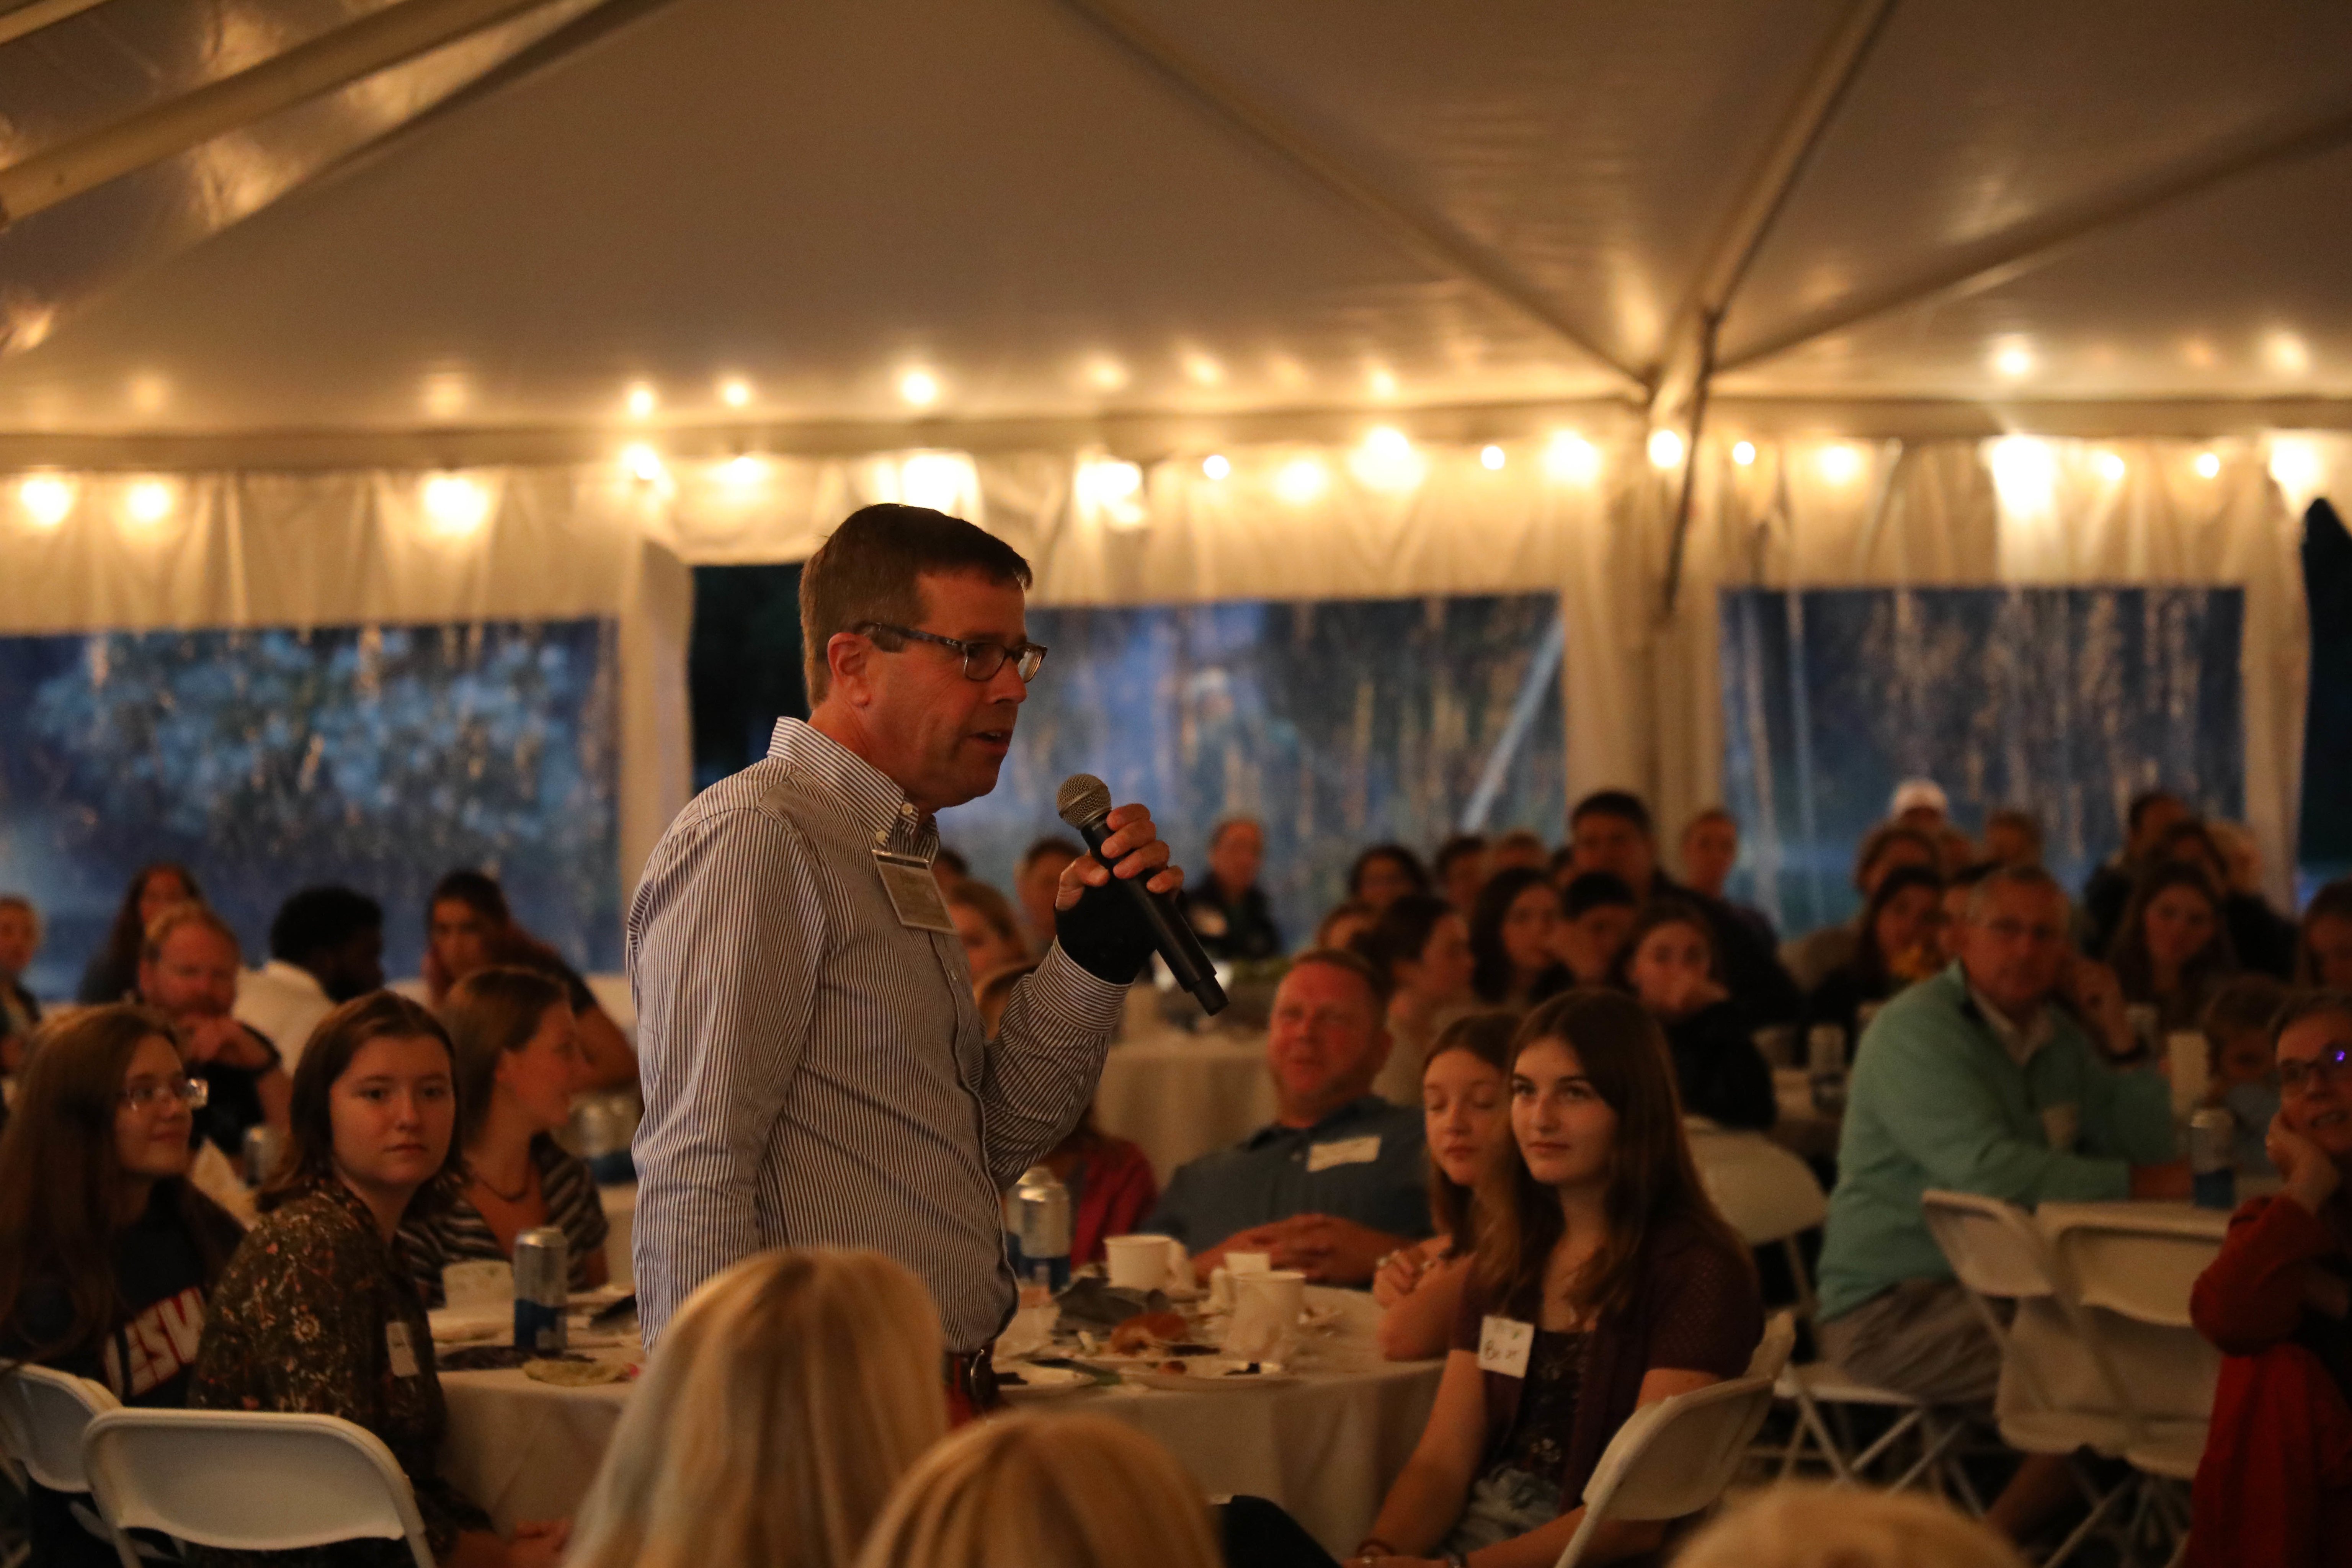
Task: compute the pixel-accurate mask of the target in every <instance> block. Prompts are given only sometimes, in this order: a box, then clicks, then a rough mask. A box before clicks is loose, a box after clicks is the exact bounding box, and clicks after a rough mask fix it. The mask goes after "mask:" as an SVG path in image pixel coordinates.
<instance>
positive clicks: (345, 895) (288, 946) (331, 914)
mask: <svg viewBox="0 0 2352 1568" xmlns="http://www.w3.org/2000/svg"><path fill="white" fill-rule="evenodd" d="M382 930H383V905H382V904H379V903H377V902H376V901H375V900H373V899H371V898H369V897H368V896H367V895H366V894H365V893H362V892H359V891H356V890H354V889H351V888H339V887H324V888H305V889H302V890H301V891H300V892H299V893H297V894H295V895H294V896H293V897H292V898H290V899H289V900H286V901H285V902H284V903H282V904H280V905H279V906H278V918H277V919H275V920H273V921H270V922H269V956H270V957H272V958H275V959H278V960H279V961H280V962H281V963H300V962H301V961H302V960H303V959H306V958H308V957H310V956H311V955H312V954H313V953H319V952H326V951H327V950H328V949H330V948H337V947H341V946H342V945H343V944H344V943H345V942H349V941H351V940H352V938H353V937H356V936H358V935H360V934H361V933H362V931H382Z"/></svg>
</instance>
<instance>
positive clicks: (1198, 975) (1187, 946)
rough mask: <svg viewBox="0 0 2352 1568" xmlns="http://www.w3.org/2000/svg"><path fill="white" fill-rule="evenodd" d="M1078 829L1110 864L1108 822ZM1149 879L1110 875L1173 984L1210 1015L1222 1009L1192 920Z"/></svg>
mask: <svg viewBox="0 0 2352 1568" xmlns="http://www.w3.org/2000/svg"><path fill="white" fill-rule="evenodd" d="M1077 829H1078V836H1079V837H1082V838H1084V839H1085V840H1086V841H1087V848H1088V849H1090V850H1092V851H1093V852H1094V856H1095V858H1096V859H1097V860H1101V861H1102V862H1103V864H1104V865H1106V866H1108V865H1109V864H1110V861H1108V859H1105V858H1104V857H1103V853H1102V847H1103V845H1104V843H1105V842H1106V841H1107V840H1108V838H1109V837H1110V835H1111V829H1110V826H1109V824H1108V821H1106V820H1105V819H1104V818H1102V817H1097V818H1096V819H1095V820H1094V821H1092V822H1082V823H1079V824H1077ZM1148 881H1150V878H1149V877H1121V876H1118V875H1117V874H1116V872H1114V873H1113V875H1112V877H1111V882H1112V884H1113V885H1114V886H1117V887H1120V888H1124V889H1127V896H1128V897H1129V899H1131V900H1134V902H1135V909H1136V912H1137V913H1138V914H1140V915H1141V916H1142V917H1143V923H1144V924H1145V925H1146V926H1147V927H1149V928H1150V931H1151V945H1152V946H1153V947H1154V948H1155V949H1157V950H1158V951H1159V953H1160V961H1161V962H1162V963H1166V964H1167V965H1168V973H1171V974H1172V975H1174V976H1175V977H1176V984H1179V985H1181V986H1182V987H1183V988H1184V989H1185V990H1187V991H1189V992H1191V993H1192V997H1193V999H1194V1000H1195V1001H1197V1002H1199V1003H1200V1004H1201V1010H1202V1012H1204V1013H1208V1014H1212V1015H1214V1014H1217V1013H1222V1012H1223V1011H1224V1010H1225V988H1224V987H1223V986H1222V985H1220V984H1217V971H1216V967H1215V966H1214V965H1213V964H1212V963H1210V962H1209V955H1208V954H1207V953H1205V952H1202V951H1201V939H1200V938H1199V937H1197V936H1194V935H1193V934H1192V922H1191V921H1188V920H1186V919H1185V918H1184V911H1183V910H1181V909H1179V908H1178V907H1177V905H1176V900H1174V899H1172V898H1170V897H1169V896H1168V895H1167V894H1165V893H1155V892H1153V891H1152V890H1151V889H1149V888H1147V887H1145V886H1144V885H1143V884H1144V883H1146V882H1148Z"/></svg>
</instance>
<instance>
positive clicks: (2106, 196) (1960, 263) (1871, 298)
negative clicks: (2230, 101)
mask: <svg viewBox="0 0 2352 1568" xmlns="http://www.w3.org/2000/svg"><path fill="white" fill-rule="evenodd" d="M2347 143H2352V104H2347V103H2345V102H2341V101H2339V102H2337V103H2336V104H2335V105H2333V106H2331V107H2330V108H2328V109H2326V110H2323V111H2322V112H2320V113H2318V114H2316V115H2315V116H2312V117H2309V118H2307V119H2304V120H2301V121H2294V122H2292V123H2288V124H2285V125H2280V124H2277V123H2275V122H2273V123H2272V124H2270V125H2266V126H2263V127H2261V128H2259V129H2257V130H2255V131H2253V132H2248V133H2245V134H2242V135H2239V136H2235V137H2232V138H2230V139H2229V140H2226V141H2223V142H2218V143H2216V144H2215V145H2213V146H2212V147H2210V148H2208V149H2207V150H2206V151H2205V152H2203V153H2200V154H2199V155H2197V156H2195V157H2193V158H2190V159H2188V160H2186V161H2185V162H2182V163H2177V164H2174V165H2173V166H2172V167H2170V168H2168V169H2162V170H2159V171H2158V172H2157V173H2155V174H2150V175H2147V176H2145V177H2143V178H2141V179H2138V180H2136V181H2133V182H2130V183H2128V184H2123V185H2119V186H2116V187H2115V188H2114V189H2111V190H2107V191H2104V192H2099V193H2096V194H2095V195H2091V196H2089V197H2087V198H2086V199H2084V200H2083V201H2080V202H2076V203H2075V204H2074V205H2071V206H2067V207H2063V208H2060V209H2058V210H2056V211H2053V212H2050V213H2046V214H2042V215H2041V216H2036V217H2032V218H2028V219H2026V220H2025V221H2024V222H2021V223H2018V224H2013V225H2011V226H2010V227H2008V228H2005V229H2002V230H2000V232H1999V233H1997V234H1992V235H1988V236H1986V237H1984V238H1982V239H1979V240H1977V241H1974V242H1972V243H1969V244H1967V245H1962V246H1958V247H1954V248H1953V249H1952V250H1950V251H1948V252H1947V253H1946V255H1945V256H1944V257H1943V258H1941V259H1940V260H1938V261H1937V262H1936V263H1934V264H1933V265H1931V266H1929V267H1927V268H1922V269H1921V270H1920V271H1918V272H1917V273H1915V274H1914V275H1912V276H1911V277H1909V278H1906V279H1899V280H1897V281H1895V282H1894V283H1892V284H1889V285H1888V286H1886V287H1885V288H1882V289H1874V290H1872V291H1870V292H1868V293H1864V294H1859V295H1855V296H1853V297H1852V298H1849V299H1847V300H1842V301H1840V302H1839V303H1837V304H1834V305H1832V306H1829V307H1827V308H1826V309H1823V310H1815V311H1811V312H1809V313H1807V314H1805V315H1801V316H1799V317H1797V318H1796V319H1794V320H1792V321H1787V322H1784V323H1783V324H1781V325H1780V327H1779V328H1777V329H1774V330H1772V331H1767V332H1765V333H1764V334H1763V335H1762V336H1760V337H1759V338H1756V339H1754V340H1752V341H1750V342H1745V343H1741V344H1738V346H1736V347H1735V348H1734V349H1733V350H1732V351H1731V352H1730V353H1727V354H1726V355H1725V356H1724V358H1723V362H1722V363H1721V364H1720V365H1719V366H1718V367H1717V368H1718V369H1719V370H1722V371H1725V372H1730V371H1737V370H1744V369H1746V368H1747V367H1748V366H1749V365H1752V364H1755V363H1758V362H1759V361H1761V360H1766V359H1770V358H1772V357H1774V356H1775V355H1778V354H1783V353H1788V352H1789V351H1790V350H1791V349H1795V348H1800V347H1802V346H1803V345H1804V344H1806V343H1809V342H1813V341H1814V340H1815V339H1817V338H1822V337H1827V336H1828V335H1830V334H1831V333H1832V332H1837V331H1843V330H1844V329H1846V328H1848V327H1851V326H1853V325H1856V324H1857V323H1859V322H1862V321H1869V320H1871V319H1872V318H1874V317H1877V316H1883V315H1885V314H1887V313H1888V312H1889V311H1893V310H1903V309H1905V308H1906V307H1908V306H1912V305H1918V304H1924V303H1926V302H1927V301H1929V300H1937V299H1946V298H1952V297H1957V296H1962V295H1967V294H1974V293H1979V292H1981V291H1983V290H1985V289H1993V288H1998V287H1999V286H2000V285H2001V284H2003V283H2006V282H2008V281H2010V280H2011V279H2013V278H2017V277H2019V276H2021V275H2022V274H2024V273H2025V272H2027V271H2030V270H2032V268H2034V267H2036V266H2039V265H2040V264H2041V263H2042V261H2044V260H2046V259H2048V258H2050V257H2051V256H2052V255H2053V254H2054V253H2055V252H2057V251H2059V250H2062V249H2063V248H2064V247H2067V246H2070V245H2073V244H2074V243H2076V242H2077V241H2080V240H2083V239H2085V238H2088V237H2092V236H2094V235H2096V234H2098V233H2099V232H2101V231H2102V230H2105V229H2108V228H2112V227H2115V226H2116V225H2118V224H2123V223H2127V222H2129V221H2130V220H2131V219H2133V218H2137V217H2139V216H2143V215H2144V214H2147V213H2150V212H2154V211H2156V210H2157V209H2158V208H2160V207H2164V206H2168V205H2171V204H2172V203H2175V202H2179V201H2184V200H2186V199H2188V198H2189V197H2190V196H2194V195H2199V194H2200V193H2202V192H2204V191H2207V190H2210V189H2211V188H2212V187H2213V186H2215V185H2218V184H2223V183H2224V182H2226V181H2229V180H2232V179H2235V178H2237V177H2238V176H2239V175H2242V174H2252V173H2253V172H2255V171H2257V170H2261V169H2265V168H2270V167H2273V166H2274V165H2276V164H2280V163H2291V162H2294V161H2296V160H2298V159H2304V158H2312V157H2316V156H2319V155H2320V154H2322V153H2332V152H2335V151H2336V150H2337V149H2338V148H2341V147H2343V146H2345V145H2347Z"/></svg>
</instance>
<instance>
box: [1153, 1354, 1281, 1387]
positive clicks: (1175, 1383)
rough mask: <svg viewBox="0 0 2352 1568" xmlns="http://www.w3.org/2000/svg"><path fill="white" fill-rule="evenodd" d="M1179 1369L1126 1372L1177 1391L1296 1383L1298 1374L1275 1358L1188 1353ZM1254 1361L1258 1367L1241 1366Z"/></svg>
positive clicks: (1154, 1385) (1154, 1384)
mask: <svg viewBox="0 0 2352 1568" xmlns="http://www.w3.org/2000/svg"><path fill="white" fill-rule="evenodd" d="M1181 1359H1182V1360H1183V1362H1184V1367H1185V1370H1184V1371H1182V1372H1160V1371H1159V1370H1157V1369H1156V1368H1155V1367H1140V1366H1139V1367H1135V1368H1132V1369H1130V1370H1129V1373H1128V1374H1127V1375H1128V1376H1129V1377H1131V1378H1133V1379H1135V1381H1136V1382H1138V1383H1140V1384H1148V1385H1149V1386H1150V1387H1153V1388H1166V1389H1171V1390H1173V1391H1175V1392H1177V1393H1180V1394H1181V1393H1189V1392H1193V1391H1207V1392H1216V1393H1223V1392H1227V1391H1229V1390H1232V1389H1236V1388H1265V1387H1269V1386H1271V1385H1273V1384H1277V1383H1296V1382H1297V1381H1298V1374H1297V1373H1295V1372H1290V1371H1286V1370H1285V1369H1284V1368H1283V1366H1282V1365H1281V1364H1280V1363H1276V1362H1265V1363H1251V1362H1245V1361H1228V1360H1226V1359H1225V1358H1223V1357H1222V1356H1191V1357H1185V1358H1181ZM1251 1365H1256V1366H1257V1367H1258V1369H1259V1370H1257V1371H1255V1372H1246V1371H1244V1370H1243V1369H1244V1368H1245V1367H1248V1366H1251Z"/></svg>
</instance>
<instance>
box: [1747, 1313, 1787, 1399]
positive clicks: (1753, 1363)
mask: <svg viewBox="0 0 2352 1568" xmlns="http://www.w3.org/2000/svg"><path fill="white" fill-rule="evenodd" d="M1796 1348H1797V1317H1796V1314H1795V1313H1793V1312H1790V1311H1787V1310H1782V1311H1778V1312H1775V1313H1773V1314H1772V1316H1771V1319H1770V1321H1768V1322H1766V1323H1765V1325H1764V1337H1763V1338H1762V1339H1761V1340H1759V1341H1758V1342H1757V1344H1756V1353H1755V1354H1754V1355H1752V1356H1749V1357H1748V1376H1750V1377H1760V1378H1762V1379H1763V1380H1764V1381H1765V1382H1767V1383H1769V1382H1771V1381H1772V1380H1773V1379H1775V1378H1777V1377H1779V1376H1780V1373H1781V1372H1782V1371H1783V1370H1784V1369H1785V1368H1786V1367H1787V1366H1788V1364H1789V1356H1790V1352H1793V1351H1794V1350H1795V1349H1796Z"/></svg>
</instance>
